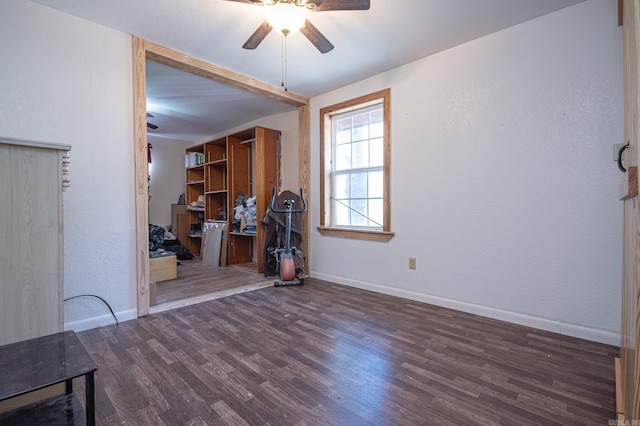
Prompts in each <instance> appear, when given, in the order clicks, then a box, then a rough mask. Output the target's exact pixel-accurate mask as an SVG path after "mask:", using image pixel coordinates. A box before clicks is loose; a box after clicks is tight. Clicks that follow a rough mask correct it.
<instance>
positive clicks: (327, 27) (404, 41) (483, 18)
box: [32, 0, 584, 141]
mask: <svg viewBox="0 0 640 426" xmlns="http://www.w3.org/2000/svg"><path fill="white" fill-rule="evenodd" d="M32 1H33V2H35V3H40V4H42V5H45V6H49V7H52V8H55V9H58V10H61V11H63V12H66V13H69V14H72V15H76V16H79V17H81V18H84V19H87V20H90V21H94V22H97V23H99V24H102V25H105V26H107V27H111V28H114V29H116V30H119V31H121V32H124V33H127V34H132V35H135V36H138V37H141V38H144V39H146V40H149V41H152V42H154V43H157V44H160V45H163V46H166V47H170V48H172V49H174V50H177V51H180V52H183V53H186V54H188V55H191V56H193V57H196V58H198V59H202V60H204V61H207V62H210V63H212V64H215V65H217V66H220V67H223V68H227V69H230V70H232V71H235V72H238V73H240V74H244V75H246V76H249V77H252V78H255V79H257V80H260V81H263V82H265V83H268V84H271V85H273V86H275V87H279V86H280V83H281V81H282V53H281V52H282V50H281V47H282V43H281V36H280V35H278V34H277V33H276V32H275V31H272V32H271V33H270V34H269V35H268V36H267V37H266V38H265V39H264V41H263V42H262V43H261V44H260V46H258V48H257V49H255V50H246V49H243V48H242V44H243V43H244V42H245V41H246V40H247V39H248V38H249V36H250V35H251V34H252V33H253V31H254V30H255V29H256V28H257V27H258V26H259V25H260V24H261V23H262V22H263V21H264V7H261V6H255V5H250V4H245V3H241V2H234V1H225V0H189V1H176V0H135V1H131V0H32ZM581 1H584V0H371V8H370V9H369V10H368V11H334V12H307V19H308V20H309V21H310V22H311V23H312V24H313V25H314V26H315V27H316V28H318V30H320V31H321V32H322V33H323V34H324V36H325V37H327V38H328V39H329V40H330V41H331V42H332V43H333V45H334V46H335V49H333V50H332V51H330V52H329V53H326V54H321V53H320V52H318V51H317V50H316V49H315V47H314V46H313V45H312V44H311V43H310V42H309V41H308V40H307V39H306V38H305V37H304V36H303V35H302V34H295V35H293V36H291V37H289V38H288V43H287V86H288V90H289V91H290V92H293V93H296V94H299V95H303V96H306V97H313V96H316V95H319V94H322V93H325V92H328V91H330V90H333V89H337V88H339V87H342V86H345V85H347V84H350V83H354V82H357V81H359V80H362V79H365V78H367V77H370V76H373V75H376V74H379V73H381V72H383V71H386V70H389V69H392V68H396V67H398V66H400V65H403V64H406V63H409V62H412V61H414V60H417V59H420V58H423V57H426V56H429V55H431V54H434V53H436V52H439V51H442V50H445V49H448V48H451V47H453V46H456V45H459V44H462V43H465V42H467V41H470V40H473V39H476V38H478V37H481V36H484V35H487V34H490V33H493V32H496V31H500V30H502V29H505V28H508V27H511V26H514V25H517V24H519V23H522V22H524V21H527V20H530V19H534V18H537V17H539V16H542V15H545V14H547V13H551V12H554V11H556V10H559V9H562V8H565V7H568V6H571V5H574V4H576V3H580V2H581ZM147 95H148V97H147V101H148V103H149V112H151V113H152V114H153V115H154V118H153V119H150V121H151V122H152V123H154V124H156V125H158V126H159V128H158V130H155V131H152V130H150V131H149V133H150V134H157V135H159V136H164V137H172V138H177V139H186V140H194V141H200V140H202V139H203V138H205V137H206V136H209V135H212V134H215V133H219V132H223V131H225V130H227V129H230V128H232V127H235V126H237V125H240V124H242V123H246V122H248V121H251V120H254V119H257V118H260V117H264V116H267V115H271V114H275V113H278V112H283V111H289V110H291V109H292V108H291V107H290V106H286V105H283V104H280V103H278V102H275V101H271V100H266V99H262V98H258V97H256V96H255V95H251V94H248V93H245V92H242V91H240V90H238V89H231V88H229V87H226V86H221V85H219V84H216V83H213V82H210V81H208V80H205V79H203V78H200V77H195V76H191V75H187V74H185V73H183V72H178V71H176V70H173V69H171V68H168V67H165V66H161V65H158V64H153V63H148V67H147Z"/></svg>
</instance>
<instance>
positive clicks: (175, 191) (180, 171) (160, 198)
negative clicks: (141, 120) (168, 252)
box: [147, 135, 194, 226]
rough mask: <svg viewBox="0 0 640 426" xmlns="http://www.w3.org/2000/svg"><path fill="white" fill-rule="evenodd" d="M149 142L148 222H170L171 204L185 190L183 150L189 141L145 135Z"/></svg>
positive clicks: (189, 143) (191, 144)
mask: <svg viewBox="0 0 640 426" xmlns="http://www.w3.org/2000/svg"><path fill="white" fill-rule="evenodd" d="M147 137H148V141H149V143H150V144H151V146H152V148H151V164H149V175H150V176H151V180H150V185H151V186H150V187H149V195H150V196H151V200H149V223H151V224H153V225H158V226H166V225H171V204H176V203H177V202H178V197H179V196H180V194H182V193H184V192H185V179H186V177H185V176H186V174H185V169H184V151H185V149H187V148H189V147H191V146H193V145H194V144H193V142H192V141H183V140H178V139H167V138H160V137H157V136H152V135H147Z"/></svg>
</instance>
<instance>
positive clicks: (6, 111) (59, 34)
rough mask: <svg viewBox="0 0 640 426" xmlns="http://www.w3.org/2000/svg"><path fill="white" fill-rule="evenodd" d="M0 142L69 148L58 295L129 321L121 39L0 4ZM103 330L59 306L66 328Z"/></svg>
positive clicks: (128, 106) (126, 59) (39, 10)
mask: <svg viewBox="0 0 640 426" xmlns="http://www.w3.org/2000/svg"><path fill="white" fill-rule="evenodd" d="M0 56H1V57H2V66H1V67H0V93H1V94H2V95H1V96H0V134H1V135H4V136H9V137H17V138H26V139H36V140H45V141H52V142H60V143H67V144H71V145H72V149H71V164H70V177H71V187H70V188H69V189H68V190H67V191H66V192H65V194H64V221H65V271H64V274H65V286H64V295H65V297H70V296H74V295H78V294H86V293H89V294H96V295H99V296H101V297H103V298H105V299H106V300H107V301H108V302H109V303H110V304H111V306H112V307H113V309H114V311H116V312H118V313H119V316H120V319H127V318H133V317H135V307H136V299H135V297H136V295H135V290H136V289H135V276H136V274H135V222H134V218H135V215H134V212H135V206H134V192H133V191H134V175H133V170H134V169H133V142H132V141H133V92H132V87H133V84H132V81H133V76H132V62H131V56H132V55H131V37H130V36H129V35H125V34H122V33H120V32H116V31H113V30H110V29H108V28H105V27H102V26H99V25H96V24H93V23H90V22H88V21H84V20H81V19H78V18H75V17H72V16H70V15H66V14H63V13H59V12H57V11H54V10H52V9H49V8H46V7H44V6H40V5H36V4H34V3H31V2H29V1H25V0H3V1H2V2H0ZM88 318H93V319H95V321H94V322H93V323H94V324H97V323H104V322H110V321H112V320H111V319H110V318H109V311H108V309H107V308H106V306H104V305H103V304H102V303H101V302H100V301H99V300H97V299H94V298H80V299H75V300H70V301H68V302H65V323H66V325H67V326H69V325H70V324H75V323H77V322H78V321H83V320H86V319H88Z"/></svg>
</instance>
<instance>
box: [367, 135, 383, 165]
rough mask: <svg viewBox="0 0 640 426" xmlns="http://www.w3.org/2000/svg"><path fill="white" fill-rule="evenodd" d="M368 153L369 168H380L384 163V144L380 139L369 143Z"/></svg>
mask: <svg viewBox="0 0 640 426" xmlns="http://www.w3.org/2000/svg"><path fill="white" fill-rule="evenodd" d="M369 152H370V156H369V166H370V167H378V166H382V165H383V162H384V143H383V141H382V138H378V139H372V140H371V142H369Z"/></svg>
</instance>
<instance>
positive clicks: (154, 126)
mask: <svg viewBox="0 0 640 426" xmlns="http://www.w3.org/2000/svg"><path fill="white" fill-rule="evenodd" d="M147 118H153V114H149V113H147ZM147 128H148V129H151V130H156V129H157V128H158V126H156V125H155V124H151V123H149V120H147Z"/></svg>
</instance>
